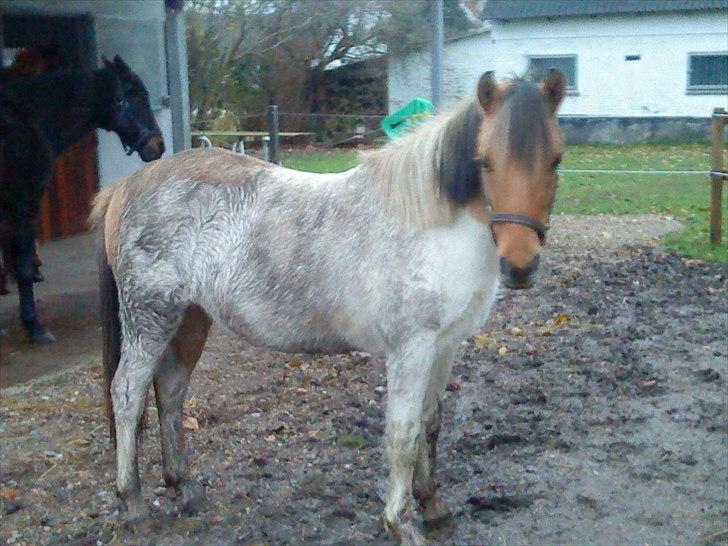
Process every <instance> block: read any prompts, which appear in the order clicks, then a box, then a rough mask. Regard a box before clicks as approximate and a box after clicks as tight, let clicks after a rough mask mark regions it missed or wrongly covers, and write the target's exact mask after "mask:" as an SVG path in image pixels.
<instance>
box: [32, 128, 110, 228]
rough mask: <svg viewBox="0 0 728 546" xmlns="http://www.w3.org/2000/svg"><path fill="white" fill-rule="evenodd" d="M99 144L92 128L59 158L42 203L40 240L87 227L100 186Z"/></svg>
mask: <svg viewBox="0 0 728 546" xmlns="http://www.w3.org/2000/svg"><path fill="white" fill-rule="evenodd" d="M96 145H97V142H96V133H95V132H93V131H92V132H90V133H89V134H87V135H86V136H84V137H83V138H82V139H81V140H79V141H78V142H76V143H75V144H73V145H72V146H71V147H70V148H68V149H67V150H66V151H65V152H64V153H63V154H62V155H61V156H60V157H58V159H56V171H55V174H54V175H53V180H52V182H51V184H50V187H49V188H48V191H47V192H46V194H45V197H43V202H42V204H41V215H40V225H39V230H38V240H40V241H48V240H50V239H58V238H61V237H68V236H69V235H75V234H76V233H83V232H84V231H86V230H88V223H87V219H88V215H89V213H90V212H91V200H92V199H93V196H94V194H95V193H96V191H98V187H99V176H98V169H97V165H96Z"/></svg>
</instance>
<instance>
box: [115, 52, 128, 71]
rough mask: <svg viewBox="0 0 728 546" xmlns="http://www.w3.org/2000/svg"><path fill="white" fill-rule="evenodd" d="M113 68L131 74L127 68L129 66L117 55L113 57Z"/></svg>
mask: <svg viewBox="0 0 728 546" xmlns="http://www.w3.org/2000/svg"><path fill="white" fill-rule="evenodd" d="M114 66H116V68H118V69H119V70H120V71H121V72H125V73H129V72H131V68H129V65H127V64H126V63H125V62H124V59H122V58H121V57H119V56H118V55H116V56H115V57H114Z"/></svg>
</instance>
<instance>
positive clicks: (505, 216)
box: [489, 212, 549, 245]
mask: <svg viewBox="0 0 728 546" xmlns="http://www.w3.org/2000/svg"><path fill="white" fill-rule="evenodd" d="M489 217H490V223H491V224H521V225H523V226H526V227H529V228H531V229H532V230H533V231H535V232H536V235H538V240H539V241H540V242H541V244H542V245H543V244H544V243H545V242H546V232H547V231H548V229H549V228H548V226H545V225H543V224H542V223H541V222H538V221H536V220H534V219H533V218H531V217H529V216H526V215H525V214H517V213H515V212H491V213H490V215H489Z"/></svg>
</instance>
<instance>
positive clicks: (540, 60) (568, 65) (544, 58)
mask: <svg viewBox="0 0 728 546" xmlns="http://www.w3.org/2000/svg"><path fill="white" fill-rule="evenodd" d="M549 68H558V69H559V70H561V72H563V73H564V76H565V77H566V90H567V91H568V92H571V93H575V92H576V90H577V87H576V55H538V56H537V55H531V56H529V57H528V72H529V73H530V74H531V75H532V76H533V78H534V80H535V81H541V80H542V79H544V77H545V76H546V73H547V72H548V69H549Z"/></svg>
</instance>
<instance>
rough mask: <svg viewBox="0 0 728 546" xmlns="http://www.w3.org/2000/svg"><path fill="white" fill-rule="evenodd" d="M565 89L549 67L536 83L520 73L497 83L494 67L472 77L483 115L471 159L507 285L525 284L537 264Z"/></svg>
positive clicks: (553, 186) (552, 189)
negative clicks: (519, 77) (473, 162)
mask: <svg viewBox="0 0 728 546" xmlns="http://www.w3.org/2000/svg"><path fill="white" fill-rule="evenodd" d="M565 88H566V81H565V78H564V75H563V74H562V73H561V72H559V71H558V70H555V69H552V70H550V71H549V73H548V75H547V76H546V78H545V79H544V81H543V82H542V83H541V84H540V85H536V84H534V83H531V82H529V81H526V80H524V79H514V80H509V81H507V82H505V83H504V84H502V85H499V84H497V83H496V81H495V79H494V78H493V73H492V72H486V73H485V74H484V75H483V76H482V77H481V78H480V81H479V82H478V103H479V105H480V108H482V111H483V113H484V116H483V117H482V123H481V126H480V132H479V135H478V139H477V144H476V157H475V161H476V165H477V167H478V168H479V169H480V175H481V176H480V180H481V188H482V192H483V195H484V197H485V203H486V204H487V205H488V207H487V208H488V218H489V221H490V224H491V229H492V232H493V238H494V240H495V243H496V247H497V248H498V255H499V257H500V271H501V279H502V281H503V283H504V284H505V285H506V286H508V287H509V288H529V287H530V286H532V285H533V281H534V278H535V274H536V270H537V269H538V263H539V252H540V249H541V246H542V245H543V244H544V241H545V238H546V229H547V227H546V226H547V225H548V221H549V216H550V215H551V208H552V206H553V203H554V198H555V196H556V182H557V168H558V166H559V162H560V161H561V154H562V153H563V151H564V140H563V136H562V134H561V131H560V129H559V125H558V121H557V119H556V111H557V109H558V107H559V104H561V101H562V99H563V98H564V92H565Z"/></svg>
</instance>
